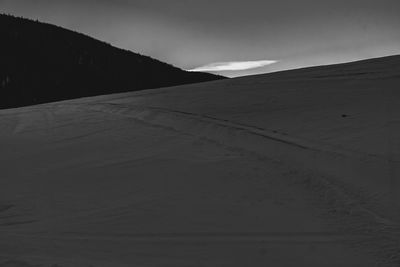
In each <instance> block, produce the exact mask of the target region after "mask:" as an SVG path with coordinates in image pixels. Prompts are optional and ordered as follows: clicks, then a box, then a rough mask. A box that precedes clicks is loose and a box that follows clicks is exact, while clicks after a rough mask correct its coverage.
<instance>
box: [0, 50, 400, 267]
mask: <svg viewBox="0 0 400 267" xmlns="http://www.w3.org/2000/svg"><path fill="white" fill-rule="evenodd" d="M399 71H400V57H388V58H381V59H374V60H370V61H362V62H356V63H350V64H342V65H335V66H326V67H317V68H309V69H301V70H295V71H289V72H281V73H275V74H268V75H259V76H252V77H244V78H237V79H230V80H221V81H217V82H209V83H201V84H195V85H189V86H181V87H170V88H162V89H156V90H148V91H145V92H136V93H125V94H117V95H109V96H100V97H93V98H84V99H78V100H72V101H64V102H57V103H52V104H46V105H40V106H32V107H26V108H19V109H9V110H2V111H0V148H1V153H0V169H1V173H2V179H1V180H0V237H1V238H0V266H251V267H253V266H396V265H397V264H399V263H400V259H399V256H400V254H399V251H400V235H399V233H400V227H399V221H400V217H399V216H400V213H399V211H400V210H399V203H400V202H399V201H400V200H399V196H400V185H399V178H400V174H399V170H400V169H399V162H400V138H399V136H400V107H399V105H398V103H399V102H400V91H399V89H398V88H400V87H399V85H400V75H399V73H400V72H399Z"/></svg>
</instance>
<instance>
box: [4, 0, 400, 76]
mask: <svg viewBox="0 0 400 267" xmlns="http://www.w3.org/2000/svg"><path fill="white" fill-rule="evenodd" d="M0 12H1V13H9V14H13V15H17V16H23V17H27V18H31V19H38V20H40V21H43V22H48V23H52V24H56V25H58V26H62V27H65V28H68V29H72V30H75V31H79V32H82V33H85V34H88V35H90V36H93V37H95V38H97V39H100V40H103V41H106V42H108V43H111V44H112V45H114V46H117V47H121V48H124V49H128V50H131V51H134V52H137V53H140V54H144V55H149V56H151V57H153V58H157V59H159V60H161V61H165V62H168V63H170V64H173V65H175V66H177V67H180V68H182V69H186V70H191V71H208V72H213V73H218V74H221V75H225V76H228V77H236V76H243V75H252V74H260V73H267V72H274V71H279V70H286V69H293V68H299V67H305V66H315V65H326V64H332V63H340V62H348V61H354V60H359V59H366V58H372V57H380V56H386V55H394V54H400V30H399V29H400V15H399V14H400V1H399V0H329V1H328V0H108V1H107V0H0Z"/></svg>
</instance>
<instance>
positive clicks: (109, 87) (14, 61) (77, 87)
mask: <svg viewBox="0 0 400 267" xmlns="http://www.w3.org/2000/svg"><path fill="white" fill-rule="evenodd" d="M0 36H1V42H0V58H1V60H0V108H9V107H18V106H24V105H32V104H38V103H44V102H51V101H56V100H64V99H71V98H77V97H82V96H94V95H100V94H111V93H117V92H126V91H136V90H141V89H147V88H157V87H165V86H171V85H180V84H187V83H197V82H203V81H210V80H215V79H220V78H222V77H219V76H215V75H212V74H205V73H191V72H186V71H183V70H181V69H179V68H176V67H174V66H171V65H169V64H166V63H163V62H160V61H158V60H155V59H152V58H150V57H146V56H142V55H139V54H136V53H133V52H130V51H126V50H122V49H118V48H115V47H113V46H111V45H109V44H107V43H104V42H101V41H98V40H95V39H93V38H91V37H88V36H86V35H83V34H79V33H76V32H72V31H70V30H66V29H63V28H60V27H57V26H53V25H49V24H45V23H40V22H35V21H32V20H27V19H22V18H15V17H12V16H7V15H0Z"/></svg>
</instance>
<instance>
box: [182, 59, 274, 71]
mask: <svg viewBox="0 0 400 267" xmlns="http://www.w3.org/2000/svg"><path fill="white" fill-rule="evenodd" d="M276 62H278V61H277V60H256V61H231V62H216V63H211V64H207V65H204V66H201V67H197V68H194V69H191V70H189V71H235V70H236V71H239V70H250V69H255V68H260V67H264V66H267V65H271V64H274V63H276Z"/></svg>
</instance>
